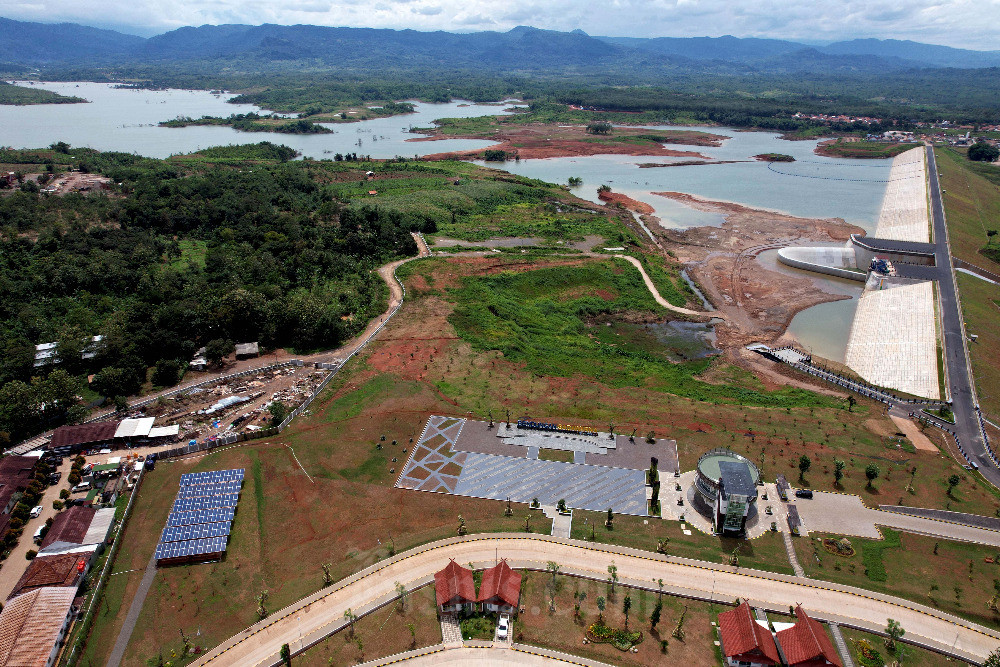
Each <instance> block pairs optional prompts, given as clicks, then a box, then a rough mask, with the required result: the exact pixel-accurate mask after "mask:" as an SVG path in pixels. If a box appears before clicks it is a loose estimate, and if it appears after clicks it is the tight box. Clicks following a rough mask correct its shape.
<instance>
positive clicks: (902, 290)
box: [778, 148, 942, 399]
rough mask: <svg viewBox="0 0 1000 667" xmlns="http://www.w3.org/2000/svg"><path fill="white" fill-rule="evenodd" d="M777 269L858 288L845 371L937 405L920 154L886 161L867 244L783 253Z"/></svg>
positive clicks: (931, 262)
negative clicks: (882, 188)
mask: <svg viewBox="0 0 1000 667" xmlns="http://www.w3.org/2000/svg"><path fill="white" fill-rule="evenodd" d="M778 261H780V262H781V263H782V264H786V265H788V266H793V267H796V268H799V269H806V270H809V271H815V272H818V273H823V274H826V275H831V276H836V277H839V278H846V279H848V280H856V281H858V282H862V283H865V289H864V292H863V293H862V295H861V298H860V299H859V301H858V307H857V311H856V313H855V316H854V322H853V324H852V326H851V332H850V336H849V338H848V342H847V354H846V356H845V363H846V365H847V366H848V367H849V368H851V369H852V370H853V371H855V372H856V373H857V374H858V375H860V376H861V377H862V378H864V379H865V380H867V381H868V382H871V383H872V384H875V385H878V386H881V387H886V388H889V389H894V390H896V391H899V392H904V393H906V394H910V395H912V396H918V397H921V398H928V399H940V398H942V396H941V393H942V392H941V385H942V383H941V381H940V379H939V378H940V369H939V364H938V341H939V335H938V321H937V316H936V303H937V300H938V296H937V294H936V289H935V283H934V281H933V277H934V269H933V268H932V267H934V266H935V246H934V244H933V243H931V223H930V216H929V206H928V189H927V165H926V155H925V151H924V149H923V148H914V149H912V150H909V151H906V152H905V153H902V154H900V155H898V156H897V157H896V158H894V159H893V161H892V169H891V171H890V174H889V183H888V186H887V187H886V191H885V197H884V198H883V200H882V207H881V209H880V211H879V217H878V225H877V227H876V230H875V235H874V236H872V237H868V236H860V235H857V234H855V235H852V236H851V240H850V241H848V242H847V244H846V245H844V246H839V247H838V246H834V247H789V248H782V249H781V250H779V251H778Z"/></svg>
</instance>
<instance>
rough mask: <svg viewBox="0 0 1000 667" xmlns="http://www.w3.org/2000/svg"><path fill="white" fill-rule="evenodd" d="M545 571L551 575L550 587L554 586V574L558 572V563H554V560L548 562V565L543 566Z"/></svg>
mask: <svg viewBox="0 0 1000 667" xmlns="http://www.w3.org/2000/svg"><path fill="white" fill-rule="evenodd" d="M545 569H546V571H548V572H551V573H552V585H553V586H555V585H556V572H558V571H559V563H557V562H555V561H554V560H550V561H549V562H548V563H546V564H545Z"/></svg>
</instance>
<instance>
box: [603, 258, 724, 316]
mask: <svg viewBox="0 0 1000 667" xmlns="http://www.w3.org/2000/svg"><path fill="white" fill-rule="evenodd" d="M615 257H617V258H618V259H624V260H625V261H626V262H628V263H629V264H631V265H632V266H634V267H635V268H637V269H639V273H640V274H641V275H642V281H643V282H644V283H646V287H647V288H648V289H649V293H650V294H652V295H653V299H654V300H655V301H656V303H658V304H660V305H661V306H663V307H664V308H666V309H667V310H672V311H674V312H675V313H681V314H682V315H694V316H695V317H719V318H721V319H725V317H723V316H722V315H721V314H719V313H707V312H703V311H700V310H689V309H687V308H681V307H680V306H675V305H674V304H672V303H670V302H669V301H667V300H666V299H664V298H663V297H662V296H660V292H659V290H657V289H656V285H654V284H653V280H652V279H651V278H650V277H649V275H648V274H647V273H646V269H644V268H642V262H640V261H639V260H637V259H636V258H635V257H632V256H630V255H615Z"/></svg>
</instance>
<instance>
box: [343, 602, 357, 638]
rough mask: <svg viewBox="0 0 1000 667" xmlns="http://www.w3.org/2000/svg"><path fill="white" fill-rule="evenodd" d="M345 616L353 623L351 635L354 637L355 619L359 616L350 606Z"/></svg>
mask: <svg viewBox="0 0 1000 667" xmlns="http://www.w3.org/2000/svg"><path fill="white" fill-rule="evenodd" d="M344 618H346V619H347V622H348V623H350V624H351V636H352V637H353V636H354V621H356V620H358V617H357V616H356V615H355V613H354V612H353V611H351V609H350V608H348V609H347V611H345V612H344Z"/></svg>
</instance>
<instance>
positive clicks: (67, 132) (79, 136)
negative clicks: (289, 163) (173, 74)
mask: <svg viewBox="0 0 1000 667" xmlns="http://www.w3.org/2000/svg"><path fill="white" fill-rule="evenodd" d="M33 87H35V88H42V89H44V90H51V91H53V92H57V93H61V94H63V95H74V96H76V97H82V98H84V99H86V100H89V102H87V103H83V104H38V105H30V106H22V107H17V106H0V146H11V147H14V148H42V147H46V146H48V145H50V144H51V143H53V142H55V141H65V142H67V143H69V144H70V145H71V146H83V147H86V148H96V149H98V150H105V151H123V152H126V153H137V154H139V155H145V156H147V157H155V158H165V157H168V156H170V155H174V154H177V153H191V152H194V151H197V150H198V149H201V148H208V147H209V146H221V145H226V144H247V143H257V142H259V141H273V142H274V143H281V144H285V145H286V146H291V147H292V148H294V149H295V150H297V151H299V152H301V153H302V154H303V155H304V156H306V157H312V158H317V159H322V158H329V157H332V156H333V154H334V153H358V154H359V155H371V156H372V157H373V158H392V157H396V156H397V155H401V156H404V157H413V156H414V155H429V154H431V153H442V152H447V151H455V150H475V149H477V148H484V147H486V146H489V145H490V144H491V143H493V142H490V141H480V140H475V139H454V140H443V141H424V142H407V141H406V140H407V139H412V138H414V137H415V136H422V135H414V134H412V133H410V132H409V128H410V127H428V126H430V125H431V124H432V122H433V121H434V120H435V119H437V118H444V117H451V118H467V117H470V116H487V115H499V114H503V113H506V112H505V111H504V108H505V107H503V106H497V105H482V104H469V103H464V102H461V101H455V102H450V103H448V104H425V103H422V102H416V103H414V104H415V106H416V112H415V113H412V114H406V115H404V116H391V117H389V118H376V119H372V120H366V121H359V122H357V123H341V124H328V125H327V126H328V127H330V128H331V129H332V130H334V132H335V133H334V134H280V133H277V132H238V131H236V130H234V129H232V128H231V127H222V126H190V127H184V128H169V127H159V126H158V123H160V122H161V121H166V120H172V119H174V118H177V117H178V116H189V117H191V118H200V117H201V116H229V115H230V114H241V113H249V112H257V113H270V112H267V111H265V110H263V109H261V108H260V107H256V106H253V105H250V104H229V103H228V102H226V100H228V99H231V97H232V95H228V94H213V93H211V92H208V91H204V90H173V89H170V90H133V89H117V88H115V87H114V86H113V85H112V84H107V83H37V84H35V85H34V86H33ZM359 141H360V145H358V144H359Z"/></svg>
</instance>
